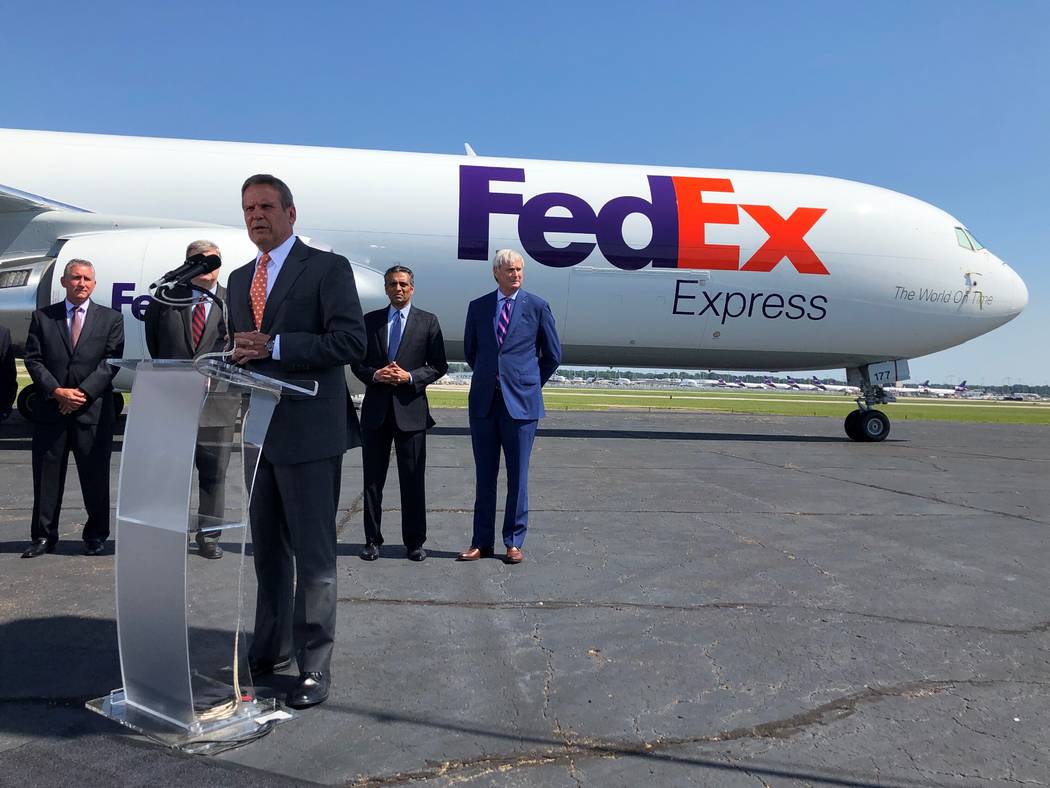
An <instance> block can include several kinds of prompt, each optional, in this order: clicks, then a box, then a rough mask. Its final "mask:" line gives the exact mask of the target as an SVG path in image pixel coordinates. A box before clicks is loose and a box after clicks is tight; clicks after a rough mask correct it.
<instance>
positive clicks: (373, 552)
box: [361, 542, 379, 561]
mask: <svg viewBox="0 0 1050 788" xmlns="http://www.w3.org/2000/svg"><path fill="white" fill-rule="evenodd" d="M361 557H362V558H363V559H365V560H366V561H375V560H376V559H377V558H379V545H377V544H374V543H373V542H369V543H368V544H366V545H365V546H364V549H363V550H361Z"/></svg>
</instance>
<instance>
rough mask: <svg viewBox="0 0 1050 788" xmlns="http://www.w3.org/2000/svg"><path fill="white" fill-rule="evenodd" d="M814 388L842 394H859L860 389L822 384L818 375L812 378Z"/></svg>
mask: <svg viewBox="0 0 1050 788" xmlns="http://www.w3.org/2000/svg"><path fill="white" fill-rule="evenodd" d="M811 380H812V382H813V387H814V388H817V389H820V390H821V391H834V392H836V393H841V394H859V393H860V389H859V388H857V387H856V386H840V385H838V384H835V383H822V382H821V380H820V378H818V377H817V376H816V375H814V376H813V377H812V379H811Z"/></svg>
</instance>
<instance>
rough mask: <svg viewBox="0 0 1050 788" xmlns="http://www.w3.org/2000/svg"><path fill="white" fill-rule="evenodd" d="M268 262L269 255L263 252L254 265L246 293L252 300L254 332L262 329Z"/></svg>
mask: <svg viewBox="0 0 1050 788" xmlns="http://www.w3.org/2000/svg"><path fill="white" fill-rule="evenodd" d="M269 262H270V255H268V254H267V253H265V252H263V256H262V257H260V258H259V262H257V263H256V264H255V276H253V277H252V286H251V289H249V290H248V293H249V294H250V295H251V298H252V317H254V318H255V330H256V331H259V330H260V329H261V328H262V319H263V311H264V310H265V309H266V277H267V276H268V274H267V272H266V266H267V265H268V264H269Z"/></svg>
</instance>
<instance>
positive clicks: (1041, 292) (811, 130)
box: [0, 0, 1050, 384]
mask: <svg viewBox="0 0 1050 788" xmlns="http://www.w3.org/2000/svg"><path fill="white" fill-rule="evenodd" d="M300 5H301V6H302V7H301V8H295V7H294V6H293V5H292V4H287V3H285V4H277V3H270V2H256V3H251V4H247V3H225V2H222V1H221V0H217V1H215V2H209V3H201V2H195V0H187V1H186V2H180V3H172V4H165V5H164V6H160V5H159V4H152V3H141V2H127V3H113V2H105V0H103V1H102V2H97V3H94V4H85V5H80V6H76V7H69V6H67V5H66V4H46V3H32V4H31V3H20V4H17V5H15V6H13V7H11V8H9V9H5V12H4V17H5V24H4V32H3V34H2V44H3V46H0V69H2V71H0V73H3V74H4V79H3V82H2V83H0V126H4V127H12V128H37V129H55V130H63V131H86V132H101V133H112V134H143V135H153V136H172V137H190V138H203V139H224V140H227V139H228V140H243V141H259V142H280V143H296V144H305V145H331V146H343V147H362V148H380V149H391V150H415V151H426V152H443V153H447V152H457V153H458V152H461V151H462V144H463V142H465V141H469V142H470V143H471V144H472V145H473V146H474V148H475V149H476V150H477V151H478V152H479V153H483V154H487V155H506V156H522V157H530V158H532V157H535V158H555V159H570V160H592V161H610V162H631V163H649V164H669V165H681V166H696V167H725V168H740V169H758V170H780V171H789V172H804V173H817V174H822V175H834V176H838V177H843V178H851V179H855V180H860V181H865V182H868V183H873V184H877V185H879V186H884V187H887V188H890V189H894V190H896V191H901V192H904V193H906V194H910V195H912V196H915V197H919V198H920V199H923V200H927V201H929V202H931V203H933V204H934V205H937V206H938V207H940V208H943V209H944V210H946V211H948V212H949V213H951V214H953V215H955V216H957V217H958V218H959V219H960V220H962V221H963V222H965V223H966V224H967V225H968V226H969V227H970V229H971V230H972V231H973V232H974V234H975V235H976V236H977V237H978V238H979V239H980V240H981V241H982V243H984V244H985V245H986V246H987V247H988V248H989V249H991V250H992V251H993V252H995V253H996V254H998V255H999V256H1000V257H1002V258H1003V259H1004V260H1006V261H1007V262H1008V263H1010V264H1011V265H1012V266H1013V267H1014V268H1015V269H1016V270H1017V271H1018V272H1019V273H1020V274H1021V276H1022V277H1023V278H1024V279H1025V282H1026V283H1027V285H1028V288H1029V294H1030V302H1029V306H1028V308H1027V310H1026V311H1025V312H1024V314H1022V315H1021V317H1020V318H1018V319H1017V320H1015V321H1013V322H1012V323H1010V324H1008V325H1007V326H1005V327H1003V328H1001V329H999V330H998V331H995V332H993V333H991V334H989V335H986V336H985V337H982V338H979V339H977V340H974V341H972V342H970V343H967V344H966V345H963V346H962V347H959V348H955V349H953V350H949V351H945V352H943V353H938V354H935V355H933V356H928V357H926V358H922V359H918V360H915V361H913V362H912V373H913V377H915V378H918V379H919V380H922V379H924V378H927V377H929V378H932V379H934V380H935V381H948V380H953V381H958V380H961V379H962V378H969V379H970V381H971V382H973V383H977V384H980V383H986V384H1000V383H1003V382H1004V381H1005V380H1006V379H1007V378H1009V379H1010V381H1011V382H1018V381H1024V382H1027V383H1033V384H1035V383H1043V384H1045V383H1048V382H1050V352H1048V351H1047V350H1046V340H1047V338H1048V337H1050V305H1048V294H1050V272H1048V271H1050V267H1048V266H1047V264H1046V260H1047V256H1048V254H1050V197H1048V193H1050V177H1048V176H1050V35H1048V34H1050V2H1045V1H1044V0H1004V1H1003V2H990V1H989V2H968V1H966V0H961V1H954V2H935V1H933V0H926V1H925V2H890V1H886V0H883V1H882V2H878V3H868V4H861V3H843V2H792V3H787V2H784V3H771V2H742V3H735V4H728V3H722V2H718V3H714V2H712V3H706V2H683V3H669V2H648V3H644V4H642V3H638V2H630V3H619V2H600V3H589V2H577V3H573V2H566V1H565V0H563V1H562V2H550V3H548V2H529V3H521V2H516V3H503V2H478V3H474V2H469V3H455V2H449V3H424V2H418V3H415V2H413V3H396V2H374V3H355V2H330V3H329V2H312V3H302V4H300ZM11 185H14V186H16V187H17V185H18V184H11Z"/></svg>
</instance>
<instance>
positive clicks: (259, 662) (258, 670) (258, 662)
mask: <svg viewBox="0 0 1050 788" xmlns="http://www.w3.org/2000/svg"><path fill="white" fill-rule="evenodd" d="M291 664H292V658H291V657H278V658H277V659H275V660H273V659H255V657H248V670H250V671H251V673H252V678H256V679H257V678H259V677H260V676H268V675H270V674H271V673H276V672H277V671H279V670H284V669H285V668H286V667H288V666H289V665H291Z"/></svg>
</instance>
